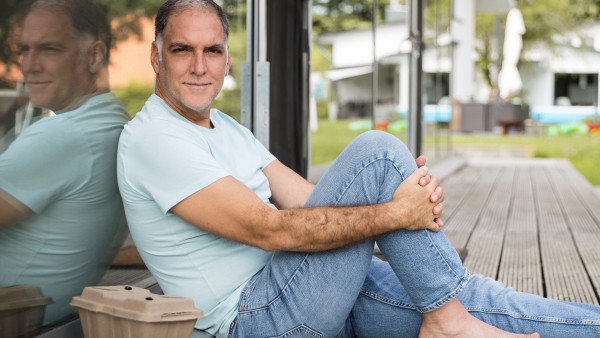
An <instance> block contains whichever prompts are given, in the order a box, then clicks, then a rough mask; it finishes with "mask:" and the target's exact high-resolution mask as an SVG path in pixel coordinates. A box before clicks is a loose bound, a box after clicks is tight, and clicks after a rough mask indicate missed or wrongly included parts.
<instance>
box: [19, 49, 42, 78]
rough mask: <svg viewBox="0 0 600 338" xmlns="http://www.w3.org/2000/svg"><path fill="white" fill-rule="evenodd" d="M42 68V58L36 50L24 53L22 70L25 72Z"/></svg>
mask: <svg viewBox="0 0 600 338" xmlns="http://www.w3.org/2000/svg"><path fill="white" fill-rule="evenodd" d="M40 69H41V63H40V59H39V57H38V56H37V54H36V53H34V52H27V53H25V54H23V56H22V59H21V70H22V71H23V73H30V72H34V71H39V70H40Z"/></svg>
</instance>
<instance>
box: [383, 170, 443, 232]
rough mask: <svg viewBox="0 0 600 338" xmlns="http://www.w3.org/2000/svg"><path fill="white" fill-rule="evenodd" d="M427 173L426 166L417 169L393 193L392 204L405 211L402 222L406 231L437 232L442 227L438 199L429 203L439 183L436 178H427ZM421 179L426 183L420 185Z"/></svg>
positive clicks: (440, 208)
mask: <svg viewBox="0 0 600 338" xmlns="http://www.w3.org/2000/svg"><path fill="white" fill-rule="evenodd" d="M428 172H429V169H428V168H427V167H426V166H422V167H420V168H418V169H417V170H415V172H414V173H413V174H412V175H410V176H409V177H408V178H407V179H406V180H405V181H404V182H402V184H400V186H399V187H398V189H396V192H395V193H394V197H393V202H395V203H398V204H400V205H399V206H398V208H399V209H400V208H402V209H404V210H407V212H406V213H405V214H404V215H403V217H406V219H404V220H403V222H404V223H406V224H407V225H408V226H407V227H406V229H408V230H419V229H429V230H433V231H438V230H440V228H441V226H442V224H441V220H440V218H441V216H442V207H441V204H440V202H439V199H438V201H436V202H432V201H431V196H432V194H434V193H436V191H438V188H439V182H438V180H437V178H435V177H431V176H428ZM422 179H425V181H426V182H427V183H426V184H424V185H421V183H422ZM440 194H441V192H440ZM438 198H439V197H438Z"/></svg>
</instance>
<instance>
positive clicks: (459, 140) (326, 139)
mask: <svg viewBox="0 0 600 338" xmlns="http://www.w3.org/2000/svg"><path fill="white" fill-rule="evenodd" d="M353 122H356V121H352V120H342V121H337V122H334V123H332V122H329V121H327V120H320V121H319V129H318V131H316V132H314V133H312V134H311V144H312V148H311V164H313V165H318V164H324V163H329V162H331V161H333V160H334V159H335V158H336V157H337V156H338V155H339V153H340V152H341V151H342V149H343V148H344V147H345V146H346V145H347V144H348V143H349V142H350V141H351V140H352V139H353V138H354V137H356V136H357V135H358V134H360V133H361V132H363V131H364V129H362V130H351V128H350V127H351V126H353V124H352V123H353ZM398 134H402V135H403V133H398ZM431 142H432V140H431V139H429V138H428V139H426V140H425V143H426V144H427V143H431ZM451 142H452V144H453V146H454V147H456V148H459V147H461V146H469V145H478V146H482V145H483V146H486V145H488V146H494V145H505V146H522V147H526V148H527V149H531V153H532V155H533V156H534V157H538V158H567V159H569V160H570V161H571V163H572V164H573V166H574V167H575V168H576V169H577V170H578V171H579V172H580V173H581V174H582V175H583V176H585V177H586V178H587V180H588V181H589V182H590V183H592V184H593V185H600V169H599V165H600V134H595V135H573V136H569V135H557V136H525V135H508V136H501V135H471V134H454V135H452V141H451Z"/></svg>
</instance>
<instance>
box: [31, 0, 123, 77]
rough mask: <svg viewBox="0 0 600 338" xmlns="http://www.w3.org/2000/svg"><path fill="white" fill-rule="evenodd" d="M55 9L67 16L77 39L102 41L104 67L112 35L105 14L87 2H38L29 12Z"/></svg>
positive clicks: (84, 0) (61, 0) (87, 0)
mask: <svg viewBox="0 0 600 338" xmlns="http://www.w3.org/2000/svg"><path fill="white" fill-rule="evenodd" d="M44 7H49V8H56V9H57V10H59V11H62V12H63V13H65V14H66V15H67V17H68V18H69V20H70V21H71V24H72V25H73V27H74V28H75V32H76V33H78V36H79V37H83V38H85V37H87V38H91V39H93V41H98V40H99V41H102V42H103V43H104V44H105V45H106V58H105V60H104V65H108V63H109V61H110V48H111V46H112V34H111V30H110V23H109V20H108V17H107V16H106V13H104V11H103V10H102V9H101V8H100V7H98V5H96V4H94V3H92V2H91V1H89V0H38V1H36V2H34V3H33V4H32V5H31V7H30V8H29V11H32V10H33V9H37V8H44Z"/></svg>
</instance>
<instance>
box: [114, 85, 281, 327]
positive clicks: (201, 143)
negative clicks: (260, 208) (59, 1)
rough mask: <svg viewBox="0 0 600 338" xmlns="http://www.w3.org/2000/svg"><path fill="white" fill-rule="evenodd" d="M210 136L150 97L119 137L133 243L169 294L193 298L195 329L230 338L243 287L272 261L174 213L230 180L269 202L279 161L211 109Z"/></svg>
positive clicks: (121, 173) (120, 175) (122, 183)
mask: <svg viewBox="0 0 600 338" xmlns="http://www.w3.org/2000/svg"><path fill="white" fill-rule="evenodd" d="M210 120H211V122H212V124H213V126H214V128H213V129H208V128H204V127H201V126H197V125H195V124H193V123H191V122H189V121H188V120H187V119H185V118H183V117H182V116H181V115H179V114H178V113H177V112H175V111H174V110H173V109H171V108H170V107H169V106H168V105H167V104H166V103H165V102H164V101H163V100H162V99H161V98H160V97H158V96H157V95H152V96H151V97H150V98H149V99H148V101H147V102H146V105H145V106H144V108H143V109H142V111H141V112H139V113H138V114H137V115H136V117H135V118H134V119H133V120H132V121H131V122H129V123H128V124H127V125H126V126H125V128H124V130H123V133H122V134H121V139H120V141H119V152H118V160H117V172H118V179H119V188H120V190H121V195H122V197H123V202H124V204H125V213H126V215H127V221H128V224H129V228H130V232H131V235H132V237H133V240H134V241H135V244H136V246H137V248H138V250H139V252H140V255H141V256H142V258H143V259H144V262H145V263H146V266H147V267H148V269H149V270H150V271H151V272H152V274H153V275H154V277H155V278H156V279H157V281H158V283H159V284H160V286H161V288H162V290H163V292H164V293H165V294H174V295H179V296H184V297H189V298H192V299H193V300H194V302H195V305H196V307H197V308H199V309H201V310H203V311H204V317H203V318H201V319H199V320H198V321H197V323H196V328H198V329H201V330H205V331H207V332H209V333H211V334H213V335H217V336H226V335H227V334H228V330H229V327H228V326H229V324H230V323H231V321H232V320H233V318H234V317H235V315H236V310H237V305H238V302H239V297H240V294H241V291H242V289H243V287H244V285H245V284H246V282H247V281H248V280H249V279H250V277H252V276H253V275H254V274H255V273H256V272H258V271H259V270H260V269H262V268H263V267H264V266H265V264H266V262H267V261H268V260H269V259H270V257H271V254H270V253H268V252H265V251H263V250H260V249H258V248H255V247H251V246H247V245H243V244H240V243H237V242H233V241H229V240H227V239H224V238H222V237H218V236H215V235H213V234H211V233H208V232H206V231H203V230H201V229H199V228H197V227H195V226H193V225H191V224H189V223H187V222H185V221H184V220H182V219H181V218H179V217H178V216H175V215H174V214H173V213H171V212H170V211H169V210H170V209H171V208H172V207H173V206H175V205H176V204H177V203H179V202H181V201H182V200H184V199H185V198H187V197H188V196H190V195H192V194H193V193H195V192H196V191H198V190H200V189H202V188H204V187H206V186H208V185H210V184H212V183H214V182H215V181H217V180H219V179H220V178H223V177H225V176H232V177H234V178H235V179H237V180H239V181H240V182H242V183H243V184H245V185H246V186H247V187H248V188H250V189H251V190H253V191H254V192H255V193H256V194H257V195H258V196H259V197H260V198H261V199H262V200H263V201H264V202H265V203H269V198H270V197H271V191H270V188H269V182H268V180H267V177H266V176H265V175H264V174H263V169H264V168H265V167H266V166H267V165H269V164H270V163H271V162H272V161H273V160H275V157H274V156H273V155H271V154H270V153H269V152H268V150H267V149H265V147H263V146H262V145H261V144H260V142H258V141H257V140H256V139H255V138H254V136H253V135H252V133H251V132H250V131H249V130H248V129H246V128H244V127H242V126H241V125H239V124H238V123H237V122H236V121H235V120H233V119H232V118H230V117H229V116H227V115H225V114H223V113H222V112H220V111H218V110H216V109H212V110H211V112H210Z"/></svg>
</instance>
